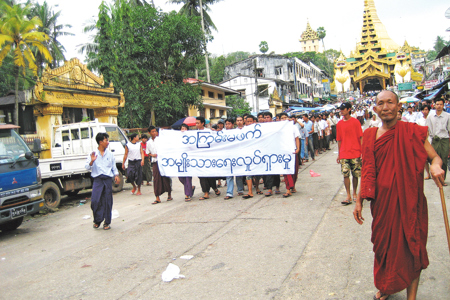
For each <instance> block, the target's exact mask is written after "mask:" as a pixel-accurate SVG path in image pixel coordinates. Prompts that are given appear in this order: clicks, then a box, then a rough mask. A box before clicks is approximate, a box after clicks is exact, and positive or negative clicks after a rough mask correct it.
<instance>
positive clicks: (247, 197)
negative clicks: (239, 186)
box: [242, 195, 253, 199]
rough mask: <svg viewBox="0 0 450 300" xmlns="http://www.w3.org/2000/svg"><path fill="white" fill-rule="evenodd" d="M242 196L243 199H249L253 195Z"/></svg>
mask: <svg viewBox="0 0 450 300" xmlns="http://www.w3.org/2000/svg"><path fill="white" fill-rule="evenodd" d="M242 198H244V199H250V198H253V196H251V195H244V196H242Z"/></svg>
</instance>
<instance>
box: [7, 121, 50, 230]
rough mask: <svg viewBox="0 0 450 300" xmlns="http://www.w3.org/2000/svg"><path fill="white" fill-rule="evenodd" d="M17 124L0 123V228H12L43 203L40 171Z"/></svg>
mask: <svg viewBox="0 0 450 300" xmlns="http://www.w3.org/2000/svg"><path fill="white" fill-rule="evenodd" d="M17 128H19V127H18V126H15V125H11V124H0V231H2V232H5V231H10V230H14V229H16V228H17V227H19V226H20V224H22V221H23V218H24V217H25V216H26V215H30V214H35V213H37V212H39V210H41V209H43V207H44V200H43V198H42V195H41V187H42V184H41V171H40V169H39V160H38V159H37V158H35V156H34V155H33V153H32V152H31V151H30V149H29V148H28V146H27V145H26V144H25V142H24V141H23V140H22V138H21V137H20V136H19V135H18V134H17V133H16V131H15V129H17Z"/></svg>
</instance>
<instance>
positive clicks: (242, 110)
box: [226, 95, 252, 119]
mask: <svg viewBox="0 0 450 300" xmlns="http://www.w3.org/2000/svg"><path fill="white" fill-rule="evenodd" d="M226 103H227V106H230V107H232V109H229V110H228V111H227V116H228V118H233V119H236V117H238V116H242V115H244V114H249V113H251V111H252V109H251V108H250V104H248V102H247V101H245V98H242V97H240V96H236V95H233V96H228V97H226Z"/></svg>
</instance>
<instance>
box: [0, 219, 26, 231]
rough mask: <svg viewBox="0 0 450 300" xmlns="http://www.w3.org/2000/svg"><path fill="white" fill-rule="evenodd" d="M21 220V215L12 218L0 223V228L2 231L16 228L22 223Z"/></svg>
mask: <svg viewBox="0 0 450 300" xmlns="http://www.w3.org/2000/svg"><path fill="white" fill-rule="evenodd" d="M22 221H23V217H20V218H17V219H13V220H11V222H8V223H4V224H1V225H0V230H1V231H3V232H6V231H11V230H16V229H17V227H19V226H20V224H22Z"/></svg>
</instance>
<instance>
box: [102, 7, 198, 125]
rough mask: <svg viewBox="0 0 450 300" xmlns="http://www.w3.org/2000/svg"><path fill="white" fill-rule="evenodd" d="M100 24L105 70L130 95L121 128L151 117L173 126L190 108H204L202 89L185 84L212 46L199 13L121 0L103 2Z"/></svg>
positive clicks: (105, 75) (110, 79)
mask: <svg viewBox="0 0 450 300" xmlns="http://www.w3.org/2000/svg"><path fill="white" fill-rule="evenodd" d="M96 27H97V30H98V35H97V38H96V42H97V43H98V54H97V55H98V57H97V59H98V61H99V71H100V73H102V74H103V75H104V78H105V80H106V81H107V82H108V81H113V83H114V86H115V87H116V89H123V91H124V94H125V97H126V104H125V107H124V108H123V109H121V110H120V112H119V124H120V125H121V126H123V127H146V126H148V125H149V120H150V117H151V116H152V118H151V119H152V123H154V124H155V123H156V124H158V125H161V126H162V125H170V124H172V123H173V122H174V121H176V120H177V119H179V118H181V117H183V116H185V115H186V113H187V109H188V106H190V105H192V106H197V107H200V108H201V106H202V104H201V101H200V94H199V90H198V89H199V88H198V87H194V86H192V85H190V84H185V83H184V82H183V79H184V78H186V75H187V74H188V73H189V72H192V71H193V70H194V69H195V67H196V66H197V65H198V64H199V63H200V62H201V60H202V59H203V54H204V52H205V48H206V42H205V36H204V34H203V31H202V29H201V28H200V24H199V22H198V18H197V17H186V16H184V15H181V14H177V13H175V12H171V13H164V12H161V11H158V10H156V9H155V8H154V7H153V6H151V5H144V6H142V7H137V6H133V5H130V4H129V3H128V2H127V1H123V0H122V1H121V0H119V1H118V2H117V3H116V4H115V5H114V7H108V6H107V5H106V4H105V3H104V2H103V3H102V4H101V5H100V12H99V16H98V22H97V26H96ZM152 112H154V114H152Z"/></svg>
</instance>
